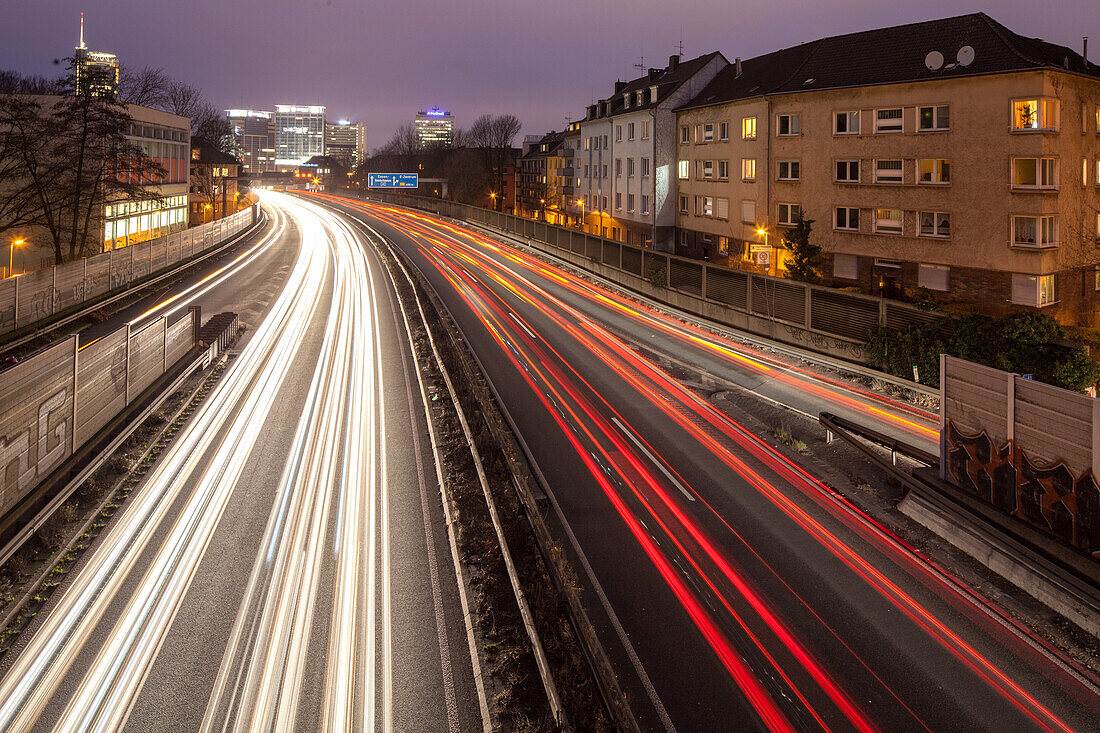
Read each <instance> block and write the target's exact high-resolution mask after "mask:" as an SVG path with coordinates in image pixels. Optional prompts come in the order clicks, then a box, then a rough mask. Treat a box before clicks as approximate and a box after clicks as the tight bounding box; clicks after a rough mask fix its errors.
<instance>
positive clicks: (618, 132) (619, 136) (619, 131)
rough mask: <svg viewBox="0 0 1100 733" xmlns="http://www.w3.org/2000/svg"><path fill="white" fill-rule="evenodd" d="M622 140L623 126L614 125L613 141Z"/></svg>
mask: <svg viewBox="0 0 1100 733" xmlns="http://www.w3.org/2000/svg"><path fill="white" fill-rule="evenodd" d="M622 140H623V126H622V125H615V142H617V143H618V142H622Z"/></svg>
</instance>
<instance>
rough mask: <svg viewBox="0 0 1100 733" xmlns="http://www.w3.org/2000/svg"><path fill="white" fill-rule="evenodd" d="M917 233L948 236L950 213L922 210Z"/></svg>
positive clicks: (930, 235) (949, 231)
mask: <svg viewBox="0 0 1100 733" xmlns="http://www.w3.org/2000/svg"><path fill="white" fill-rule="evenodd" d="M918 218H919V220H920V229H919V232H918V233H919V234H920V236H922V237H950V236H951V215H950V214H947V213H945V212H943V211H922V212H920V214H918Z"/></svg>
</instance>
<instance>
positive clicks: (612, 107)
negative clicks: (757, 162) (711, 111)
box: [577, 52, 728, 251]
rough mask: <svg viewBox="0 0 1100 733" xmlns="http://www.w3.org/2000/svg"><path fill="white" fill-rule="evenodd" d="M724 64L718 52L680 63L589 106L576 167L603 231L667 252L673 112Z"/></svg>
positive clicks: (671, 225) (672, 212)
mask: <svg viewBox="0 0 1100 733" xmlns="http://www.w3.org/2000/svg"><path fill="white" fill-rule="evenodd" d="M727 65H728V62H727V61H726V59H725V57H724V56H722V54H720V53H718V52H713V53H708V54H705V55H703V56H698V57H696V58H693V59H691V60H689V61H684V62H681V61H680V57H679V56H671V57H669V60H668V66H667V67H665V68H663V69H649V70H648V72H647V73H646V75H645V76H641V77H638V78H637V79H632V80H631V81H627V82H623V81H619V82H616V83H615V87H614V93H613V94H612V96H611V97H609V98H608V99H606V100H602V101H600V102H599V103H598V104H594V105H591V106H589V107H588V110H587V113H586V115H585V119H584V121H582V122H581V137H582V139H583V140H584V143H585V151H586V153H587V154H586V155H585V156H584V157H585V158H586V160H584V161H583V165H578V166H577V167H578V169H579V172H578V175H580V179H581V180H582V182H583V183H582V184H581V186H580V188H581V189H582V190H581V200H582V201H585V202H586V203H587V205H588V211H589V213H592V214H595V216H594V217H593V219H592V220H589V222H588V223H589V225H590V226H591V227H594V228H593V229H589V231H596V230H597V229H595V228H598V232H599V233H600V234H601V235H603V236H609V237H611V238H612V239H615V240H618V241H620V242H627V243H629V244H639V245H643V246H647V247H650V246H652V247H655V248H656V249H660V250H665V251H672V248H673V244H674V237H673V235H674V230H675V226H676V209H675V202H674V200H673V196H674V193H673V191H674V185H673V177H672V168H673V165H674V163H675V161H676V113H675V109H676V108H677V107H678V106H680V105H682V104H684V103H686V102H688V101H689V100H691V99H692V98H693V97H694V96H695V95H696V94H697V93H698V92H699V91H700V90H702V89H703V87H705V86H706V85H707V83H708V82H710V81H711V80H712V79H714V77H715V75H716V74H717V73H718V72H719V71H720V70H721V69H722V68H723V67H725V66H727Z"/></svg>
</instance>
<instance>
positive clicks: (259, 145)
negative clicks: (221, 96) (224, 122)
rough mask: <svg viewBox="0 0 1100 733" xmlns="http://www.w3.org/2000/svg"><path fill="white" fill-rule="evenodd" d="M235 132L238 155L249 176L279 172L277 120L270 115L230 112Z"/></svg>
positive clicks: (230, 119)
mask: <svg viewBox="0 0 1100 733" xmlns="http://www.w3.org/2000/svg"><path fill="white" fill-rule="evenodd" d="M225 116H226V118H227V119H228V120H229V126H230V128H231V129H232V130H233V144H234V147H235V150H234V154H235V155H236V156H237V157H238V158H240V159H241V166H242V168H243V169H244V170H246V171H248V172H249V173H265V172H267V171H273V170H275V119H274V117H273V116H272V114H271V113H270V112H260V111H256V110H251V109H227V110H226V111H225Z"/></svg>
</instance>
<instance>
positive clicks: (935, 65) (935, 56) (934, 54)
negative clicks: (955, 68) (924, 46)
mask: <svg viewBox="0 0 1100 733" xmlns="http://www.w3.org/2000/svg"><path fill="white" fill-rule="evenodd" d="M924 65H925V66H927V67H928V68H929V69H930V70H932V71H939V70H940V67H941V66H943V54H942V53H940V52H939V51H929V52H928V55H927V56H925V57H924Z"/></svg>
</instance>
